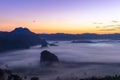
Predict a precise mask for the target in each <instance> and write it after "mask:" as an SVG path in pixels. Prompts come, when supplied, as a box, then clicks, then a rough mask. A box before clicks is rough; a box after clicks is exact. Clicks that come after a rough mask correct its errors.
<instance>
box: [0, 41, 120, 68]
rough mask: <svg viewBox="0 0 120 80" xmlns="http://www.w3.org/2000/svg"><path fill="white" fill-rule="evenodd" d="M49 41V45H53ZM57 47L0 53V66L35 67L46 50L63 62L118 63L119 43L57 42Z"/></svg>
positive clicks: (119, 55)
mask: <svg viewBox="0 0 120 80" xmlns="http://www.w3.org/2000/svg"><path fill="white" fill-rule="evenodd" d="M53 42H54V41H50V42H49V43H53ZM56 44H57V45H59V46H49V47H48V48H40V46H39V45H37V46H33V47H31V48H30V49H25V50H16V51H10V52H3V53H0V66H5V67H27V66H29V67H30V66H37V65H39V63H40V53H41V52H42V51H43V50H48V51H50V52H52V53H54V54H55V55H57V56H58V58H59V59H60V61H63V62H64V61H65V62H97V63H120V42H119V41H110V42H98V43H71V41H58V43H56Z"/></svg>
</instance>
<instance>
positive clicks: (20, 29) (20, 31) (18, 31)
mask: <svg viewBox="0 0 120 80" xmlns="http://www.w3.org/2000/svg"><path fill="white" fill-rule="evenodd" d="M11 33H14V34H25V35H31V34H35V33H33V32H31V31H30V30H29V29H28V28H23V27H18V28H15V29H14V30H13V31H11Z"/></svg>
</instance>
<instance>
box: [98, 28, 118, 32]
mask: <svg viewBox="0 0 120 80" xmlns="http://www.w3.org/2000/svg"><path fill="white" fill-rule="evenodd" d="M114 30H116V29H115V28H114V29H100V31H114Z"/></svg>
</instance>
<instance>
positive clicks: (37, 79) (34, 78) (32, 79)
mask: <svg viewBox="0 0 120 80" xmlns="http://www.w3.org/2000/svg"><path fill="white" fill-rule="evenodd" d="M31 80H39V78H38V77H32V78H31Z"/></svg>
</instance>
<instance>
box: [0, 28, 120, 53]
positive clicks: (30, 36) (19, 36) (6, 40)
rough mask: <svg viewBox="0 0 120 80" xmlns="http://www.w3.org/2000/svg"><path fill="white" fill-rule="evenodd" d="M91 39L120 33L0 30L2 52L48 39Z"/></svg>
mask: <svg viewBox="0 0 120 80" xmlns="http://www.w3.org/2000/svg"><path fill="white" fill-rule="evenodd" d="M45 39H46V40H59V41H60V40H90V39H112V40H119V39H120V34H117V33H116V34H90V33H85V34H64V33H56V34H35V33H34V32H31V31H30V30H29V29H28V28H22V27H19V28H15V29H14V30H13V31H11V32H2V31H0V52H1V51H7V50H13V49H26V48H29V47H30V46H33V45H38V44H41V45H42V44H43V45H46V44H47V42H46V40H45Z"/></svg>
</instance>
